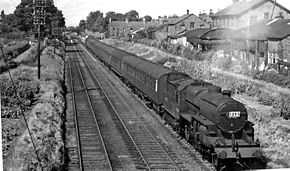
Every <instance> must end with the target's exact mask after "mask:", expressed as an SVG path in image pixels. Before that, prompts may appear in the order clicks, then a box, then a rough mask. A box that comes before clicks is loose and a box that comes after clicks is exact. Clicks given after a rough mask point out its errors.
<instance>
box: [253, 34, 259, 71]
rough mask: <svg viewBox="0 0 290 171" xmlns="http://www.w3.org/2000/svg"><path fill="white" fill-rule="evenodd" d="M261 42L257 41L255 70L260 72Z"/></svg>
mask: <svg viewBox="0 0 290 171" xmlns="http://www.w3.org/2000/svg"><path fill="white" fill-rule="evenodd" d="M259 61H260V59H259V41H258V40H255V60H254V63H255V68H256V69H257V70H258V69H259Z"/></svg>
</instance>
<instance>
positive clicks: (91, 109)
mask: <svg viewBox="0 0 290 171" xmlns="http://www.w3.org/2000/svg"><path fill="white" fill-rule="evenodd" d="M76 51H78V49H77V48H76ZM80 57H81V55H80ZM75 62H76V65H77V69H78V72H79V74H80V78H81V82H82V84H83V87H84V91H85V93H86V97H87V100H88V103H89V106H90V111H91V113H92V114H93V117H94V120H95V124H96V126H97V131H98V134H99V135H100V140H101V144H102V147H103V150H104V152H105V155H106V158H107V163H108V165H109V168H110V170H111V171H113V167H112V164H111V161H110V158H109V155H108V151H107V148H106V145H105V143H104V139H103V135H102V132H101V130H100V127H99V124H98V121H97V118H96V114H95V111H94V109H93V106H92V102H91V99H90V97H89V93H88V90H87V88H86V84H85V81H84V78H83V75H82V72H81V69H80V66H79V63H78V62H77V61H76V59H75ZM75 105H76V104H75ZM76 117H77V116H76ZM76 122H77V121H76ZM79 141H80V140H79ZM80 143H81V142H80ZM80 146H81V145H80ZM80 158H82V157H80ZM82 166H83V164H82Z"/></svg>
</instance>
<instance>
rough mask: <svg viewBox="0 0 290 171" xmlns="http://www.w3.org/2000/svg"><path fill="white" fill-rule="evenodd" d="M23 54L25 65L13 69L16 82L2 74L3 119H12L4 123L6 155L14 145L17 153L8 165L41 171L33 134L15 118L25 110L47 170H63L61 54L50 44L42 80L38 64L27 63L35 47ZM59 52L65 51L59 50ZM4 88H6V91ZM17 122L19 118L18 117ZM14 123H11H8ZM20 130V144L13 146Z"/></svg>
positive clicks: (3, 140) (20, 168) (31, 59)
mask: <svg viewBox="0 0 290 171" xmlns="http://www.w3.org/2000/svg"><path fill="white" fill-rule="evenodd" d="M32 50H33V48H32V49H30V51H29V52H26V53H25V54H23V55H21V56H19V57H18V58H17V59H15V61H17V63H19V64H21V65H20V66H19V67H18V68H17V69H14V70H11V73H12V78H13V83H14V85H15V86H12V83H11V81H10V80H9V78H8V73H7V74H6V75H5V76H4V75H2V77H1V79H0V81H1V84H0V85H1V86H0V88H1V100H2V106H4V107H3V110H2V118H4V119H6V118H7V120H8V119H10V120H8V122H7V124H5V125H4V128H5V129H4V130H5V131H6V132H3V137H2V143H3V147H2V150H3V151H4V154H5V155H7V151H8V150H9V149H10V148H9V147H12V148H13V150H12V151H13V153H12V154H11V155H10V156H9V158H6V160H5V168H10V169H12V170H38V169H40V163H39V162H38V160H37V158H36V156H35V152H34V149H33V146H32V142H31V139H30V136H29V134H28V132H27V130H26V129H25V128H21V127H19V125H18V124H17V122H14V121H13V119H14V120H15V118H20V114H21V112H24V113H25V116H26V118H27V121H28V125H29V128H30V131H31V133H32V135H33V137H34V142H35V144H36V148H37V151H38V154H39V156H40V159H41V165H42V167H43V169H44V170H62V167H63V163H64V153H63V151H64V142H63V138H62V134H63V130H62V124H63V113H64V97H63V89H62V88H63V85H62V84H63V67H64V61H63V59H62V57H61V56H58V55H55V54H53V50H52V48H51V47H50V48H49V49H46V50H45V51H44V52H43V54H42V57H41V66H42V67H41V78H42V79H41V80H40V81H39V80H38V79H37V70H36V68H35V66H31V65H28V66H27V65H25V64H26V63H27V62H25V61H26V60H28V61H30V62H31V61H34V60H33V59H34V56H35V55H34V50H33V51H32ZM57 52H58V53H60V52H61V51H60V50H58V49H57ZM2 90H3V91H2ZM15 121H17V120H15ZM9 122H12V123H11V124H8V123H9ZM22 127H23V125H22ZM18 129H22V130H23V133H22V134H21V136H20V137H18V138H17V141H15V142H16V144H14V145H11V141H12V140H13V139H14V136H16V135H17V133H16V132H17V131H16V130H18Z"/></svg>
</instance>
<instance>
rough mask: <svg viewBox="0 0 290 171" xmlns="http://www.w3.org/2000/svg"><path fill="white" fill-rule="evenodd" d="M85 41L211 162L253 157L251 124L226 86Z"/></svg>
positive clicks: (255, 146)
mask: <svg viewBox="0 0 290 171" xmlns="http://www.w3.org/2000/svg"><path fill="white" fill-rule="evenodd" d="M86 46H87V47H88V48H89V49H90V50H91V51H92V52H93V53H94V54H95V55H96V56H97V57H98V58H99V59H100V60H101V61H102V62H104V63H105V65H107V66H108V67H109V68H110V69H111V70H113V71H114V72H115V73H116V74H117V75H118V76H119V77H120V78H121V79H122V81H124V83H126V84H127V85H128V86H129V87H130V88H131V89H132V90H133V91H134V92H135V93H136V94H138V96H139V97H141V98H142V99H143V100H144V101H145V103H146V105H148V106H150V107H151V108H153V109H155V110H156V111H157V113H159V114H160V115H162V117H163V118H164V119H165V120H166V121H167V122H168V123H170V124H171V125H172V126H173V128H175V130H176V131H177V132H178V133H180V134H181V135H182V136H183V137H184V138H185V139H186V140H187V141H189V142H190V143H191V144H192V145H194V146H195V147H196V148H197V149H198V150H199V151H201V152H202V153H203V155H204V156H206V158H207V159H208V160H209V161H210V162H212V163H213V164H214V165H215V166H217V167H219V168H221V167H223V166H224V165H225V164H226V163H227V162H228V161H231V162H232V161H234V162H237V163H239V164H241V163H240V161H241V159H242V160H243V161H244V159H255V158H256V157H259V154H260V153H259V150H260V144H259V143H258V142H256V141H254V129H253V125H254V124H252V123H251V122H249V121H248V113H247V110H246V108H245V107H244V105H243V104H242V103H240V102H238V101H236V100H234V99H233V98H231V92H230V91H229V90H223V91H221V87H218V86H215V85H213V84H210V83H207V82H204V81H200V80H193V79H192V78H191V77H190V76H188V75H187V74H184V73H181V72H177V71H171V70H169V69H167V68H165V67H163V66H161V65H159V64H156V63H153V62H150V61H148V60H145V59H142V58H140V57H138V56H136V55H135V54H132V53H129V52H126V51H123V50H120V49H117V48H115V47H112V46H110V45H107V44H104V43H102V42H99V41H97V40H94V39H90V38H88V39H87V40H86Z"/></svg>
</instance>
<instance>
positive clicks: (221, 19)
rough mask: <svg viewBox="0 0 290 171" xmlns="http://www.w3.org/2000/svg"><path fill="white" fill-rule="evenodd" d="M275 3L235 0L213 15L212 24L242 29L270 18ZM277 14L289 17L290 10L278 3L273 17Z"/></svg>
mask: <svg viewBox="0 0 290 171" xmlns="http://www.w3.org/2000/svg"><path fill="white" fill-rule="evenodd" d="M274 3H275V2H274V1H273V0H250V1H249V0H240V1H239V0H233V3H232V4H231V5H230V6H228V7H226V8H224V9H222V10H220V11H219V12H217V13H216V14H214V15H211V18H212V26H213V27H222V28H230V29H240V28H243V27H248V26H249V25H251V24H254V23H256V22H258V21H260V20H263V19H267V20H269V19H270V18H271V12H272V9H273V6H274ZM276 16H281V17H283V18H284V19H289V18H290V11H289V10H288V9H287V8H285V7H283V6H282V5H280V4H279V3H276V5H275V8H274V12H273V18H275V17H276Z"/></svg>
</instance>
